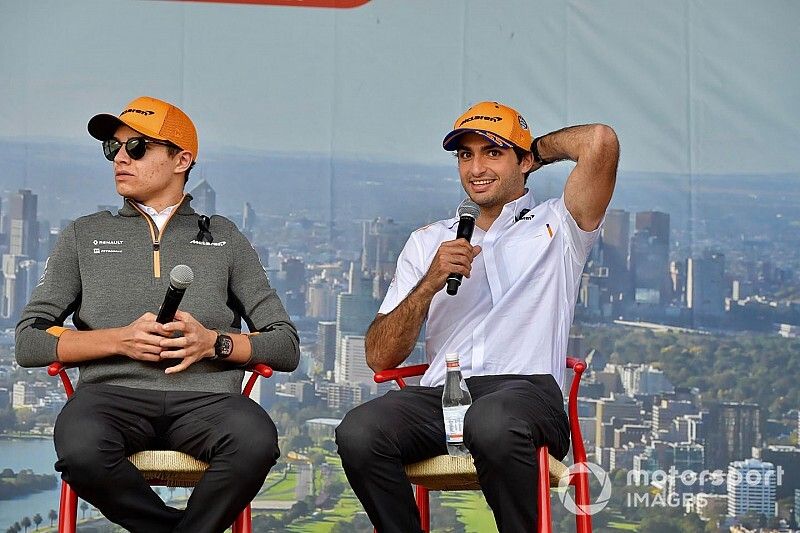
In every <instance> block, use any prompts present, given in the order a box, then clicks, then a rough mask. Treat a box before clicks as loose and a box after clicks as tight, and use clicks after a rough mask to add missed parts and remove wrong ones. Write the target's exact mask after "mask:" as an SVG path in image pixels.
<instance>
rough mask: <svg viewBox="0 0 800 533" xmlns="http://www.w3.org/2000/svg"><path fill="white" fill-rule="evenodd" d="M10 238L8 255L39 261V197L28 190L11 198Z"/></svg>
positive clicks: (21, 190) (20, 191)
mask: <svg viewBox="0 0 800 533" xmlns="http://www.w3.org/2000/svg"><path fill="white" fill-rule="evenodd" d="M8 200H9V207H10V209H9V220H10V226H11V227H10V228H9V229H10V236H9V247H8V253H9V254H11V255H24V256H27V257H28V258H29V259H34V260H37V259H38V255H39V254H38V252H39V225H38V223H37V219H36V206H37V201H38V197H37V196H36V195H35V194H33V193H32V192H31V191H29V190H27V189H20V190H19V192H18V193H16V194H12V195H11V196H10V197H9V199H8Z"/></svg>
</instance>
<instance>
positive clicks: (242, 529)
mask: <svg viewBox="0 0 800 533" xmlns="http://www.w3.org/2000/svg"><path fill="white" fill-rule="evenodd" d="M252 531H253V516H252V514H251V512H250V504H249V503H248V504H247V507H245V508H244V509H242V512H241V513H239V515H238V516H237V517H236V521H234V523H233V533H252Z"/></svg>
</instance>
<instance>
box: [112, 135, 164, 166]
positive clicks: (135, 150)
mask: <svg viewBox="0 0 800 533" xmlns="http://www.w3.org/2000/svg"><path fill="white" fill-rule="evenodd" d="M123 144H124V145H125V151H126V152H127V153H128V155H129V156H131V159H141V158H143V157H144V154H145V152H146V151H147V145H148V144H160V145H162V146H172V147H173V148H177V146H175V145H174V144H172V143H171V142H167V141H157V140H156V139H148V138H147V137H131V138H130V139H128V140H127V141H125V142H124V143H122V142H120V141H118V140H117V139H107V140H105V141H103V155H105V156H106V159H108V160H109V161H113V160H114V158H115V157H117V154H118V153H119V150H120V148H122V145H123Z"/></svg>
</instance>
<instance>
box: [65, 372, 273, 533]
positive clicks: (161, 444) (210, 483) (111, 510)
mask: <svg viewBox="0 0 800 533" xmlns="http://www.w3.org/2000/svg"><path fill="white" fill-rule="evenodd" d="M54 440H55V446H56V453H57V455H58V461H57V462H56V470H58V471H59V472H61V477H62V479H64V481H66V482H67V483H69V484H70V486H72V488H73V489H74V490H75V492H76V493H77V494H78V495H79V496H80V497H81V498H83V499H84V500H86V501H88V502H89V503H91V504H92V505H94V506H95V507H97V509H99V510H100V512H102V513H103V515H105V517H106V518H108V519H109V520H111V521H112V522H115V523H117V524H119V525H121V526H123V527H124V528H125V529H127V530H128V531H131V532H133V533H162V532H163V533H168V532H169V533H172V532H186V533H202V532H208V533H219V532H222V531H224V530H225V529H226V528H227V527H229V526H230V525H231V524H232V523H233V521H234V520H235V518H236V516H237V515H238V514H239V513H240V512H241V510H242V509H244V507H245V506H246V505H247V504H248V503H249V502H250V501H251V500H252V499H253V497H254V496H255V495H256V494H257V493H258V491H259V490H260V488H261V486H262V484H263V482H264V479H265V478H266V477H267V473H269V470H270V468H272V466H273V465H274V464H275V462H276V461H277V459H278V457H279V456H280V453H279V451H278V435H277V431H276V429H275V425H274V424H273V423H272V420H271V419H270V418H269V415H267V413H266V412H265V411H264V410H263V409H262V408H261V407H260V406H259V405H258V404H257V403H255V402H254V401H252V400H250V399H249V398H246V397H244V396H242V395H241V394H211V393H198V392H164V391H154V390H142V389H133V388H128V387H117V386H112V385H100V384H84V385H81V386H80V387H78V389H77V390H76V391H75V394H74V395H73V396H72V397H71V398H70V399H69V400H68V401H67V403H66V405H65V406H64V408H63V409H62V411H61V413H60V414H59V416H58V419H57V421H56V426H55V435H54ZM146 449H169V450H176V451H181V452H184V453H187V454H189V455H192V456H194V457H196V458H198V459H200V460H202V461H205V462H207V463H209V468H208V470H207V471H206V472H205V474H204V475H203V478H202V479H201V480H200V482H199V483H198V484H197V486H196V487H195V488H194V490H193V491H192V495H191V497H190V498H189V501H188V502H187V506H186V509H185V510H178V509H175V508H172V507H169V506H167V505H166V504H165V503H164V502H163V501H162V500H161V498H159V497H158V495H157V494H156V493H155V492H154V491H153V490H152V489H151V488H150V486H149V485H148V484H147V483H146V482H145V481H144V479H143V478H142V476H141V474H139V471H138V470H137V469H136V468H135V467H134V466H133V465H132V464H131V463H130V462H129V461H128V460H127V457H128V456H129V455H131V454H133V453H136V452H139V451H142V450H146Z"/></svg>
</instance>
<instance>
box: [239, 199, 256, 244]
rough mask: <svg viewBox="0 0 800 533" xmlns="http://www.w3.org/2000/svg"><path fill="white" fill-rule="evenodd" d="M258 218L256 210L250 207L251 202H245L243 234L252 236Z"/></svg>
mask: <svg viewBox="0 0 800 533" xmlns="http://www.w3.org/2000/svg"><path fill="white" fill-rule="evenodd" d="M257 220H258V216H257V215H256V210H255V209H253V206H252V205H250V202H245V203H244V207H243V208H242V233H244V234H245V235H248V236H252V234H253V229H255V226H256V222H257Z"/></svg>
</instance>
